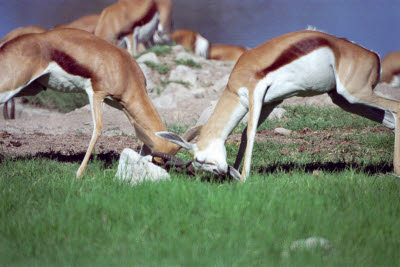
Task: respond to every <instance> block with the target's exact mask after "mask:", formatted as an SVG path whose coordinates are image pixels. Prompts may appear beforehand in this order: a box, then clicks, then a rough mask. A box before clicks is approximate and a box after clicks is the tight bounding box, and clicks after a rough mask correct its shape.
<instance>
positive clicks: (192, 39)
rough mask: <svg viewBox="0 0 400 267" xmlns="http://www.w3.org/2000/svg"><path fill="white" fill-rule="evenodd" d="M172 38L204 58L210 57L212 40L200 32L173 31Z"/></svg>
mask: <svg viewBox="0 0 400 267" xmlns="http://www.w3.org/2000/svg"><path fill="white" fill-rule="evenodd" d="M172 40H173V41H174V42H175V43H176V44H179V45H182V46H183V47H184V48H186V49H189V50H190V51H192V52H193V53H195V54H196V55H198V56H201V57H203V58H208V57H209V53H210V42H209V41H208V40H207V39H206V38H204V37H203V36H201V35H200V34H199V33H197V32H195V31H192V30H185V29H183V30H176V31H174V32H173V33H172Z"/></svg>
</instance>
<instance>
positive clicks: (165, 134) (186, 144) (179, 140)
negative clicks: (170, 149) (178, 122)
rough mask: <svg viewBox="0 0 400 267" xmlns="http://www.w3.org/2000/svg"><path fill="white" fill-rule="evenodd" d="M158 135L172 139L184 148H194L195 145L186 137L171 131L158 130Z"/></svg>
mask: <svg viewBox="0 0 400 267" xmlns="http://www.w3.org/2000/svg"><path fill="white" fill-rule="evenodd" d="M156 135H157V136H158V137H161V138H163V139H165V140H167V141H170V142H172V143H174V144H177V145H178V146H181V147H183V148H184V149H187V150H190V151H192V150H194V145H193V144H191V143H189V142H187V141H186V140H185V139H183V138H182V137H180V136H179V135H177V134H176V133H171V132H157V133H156Z"/></svg>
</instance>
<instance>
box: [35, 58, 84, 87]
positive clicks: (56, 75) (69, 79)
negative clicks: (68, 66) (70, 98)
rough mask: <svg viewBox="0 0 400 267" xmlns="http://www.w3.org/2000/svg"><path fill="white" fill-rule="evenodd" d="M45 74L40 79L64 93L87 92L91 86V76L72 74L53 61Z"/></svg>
mask: <svg viewBox="0 0 400 267" xmlns="http://www.w3.org/2000/svg"><path fill="white" fill-rule="evenodd" d="M43 74H44V75H43V76H42V77H40V78H39V79H38V82H40V83H41V84H42V85H43V86H45V87H47V88H51V89H53V90H56V91H60V92H64V93H77V92H85V91H86V90H87V89H89V88H91V81H90V79H89V78H84V77H81V76H77V75H71V74H69V73H67V72H66V71H65V70H63V69H62V68H61V67H60V66H59V65H58V64H57V63H55V62H51V63H50V64H49V65H48V67H47V68H46V70H45V71H44V72H43Z"/></svg>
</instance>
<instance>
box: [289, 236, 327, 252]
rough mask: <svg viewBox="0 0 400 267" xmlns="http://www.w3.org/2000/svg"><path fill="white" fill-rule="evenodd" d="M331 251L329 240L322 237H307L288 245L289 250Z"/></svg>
mask: <svg viewBox="0 0 400 267" xmlns="http://www.w3.org/2000/svg"><path fill="white" fill-rule="evenodd" d="M317 248H322V249H331V248H332V246H331V244H330V242H329V240H327V239H325V238H322V237H309V238H307V239H300V240H296V241H294V242H293V243H292V245H290V250H291V251H294V250H300V249H308V250H311V249H317Z"/></svg>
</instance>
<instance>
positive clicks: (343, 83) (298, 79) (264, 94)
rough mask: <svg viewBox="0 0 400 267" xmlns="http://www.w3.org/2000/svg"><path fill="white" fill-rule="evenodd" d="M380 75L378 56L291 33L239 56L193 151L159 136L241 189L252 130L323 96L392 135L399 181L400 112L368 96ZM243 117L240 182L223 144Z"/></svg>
mask: <svg viewBox="0 0 400 267" xmlns="http://www.w3.org/2000/svg"><path fill="white" fill-rule="evenodd" d="M379 73H380V62H379V57H378V55H377V54H375V53H373V52H371V51H369V50H367V49H364V48H363V47H361V46H358V45H356V44H354V43H352V42H349V41H347V40H346V39H343V38H337V37H334V36H332V35H329V34H325V33H322V32H317V31H300V32H294V33H289V34H286V35H282V36H280V37H277V38H274V39H272V40H270V41H268V42H266V43H264V44H262V45H260V46H258V47H256V48H254V49H251V50H248V51H246V52H244V53H243V55H242V56H241V57H240V59H239V60H238V62H237V63H236V65H235V67H234V69H233V71H232V73H231V76H230V78H229V81H228V85H227V87H226V89H225V90H224V92H223V94H222V95H221V97H220V99H219V101H218V103H217V105H216V107H215V110H214V112H213V114H212V115H211V117H210V118H209V120H208V121H207V123H206V124H205V125H204V126H203V129H202V130H201V133H200V137H199V139H198V141H197V143H196V144H191V143H189V142H187V141H185V140H184V139H182V138H180V137H179V136H178V135H176V134H173V133H168V132H164V133H157V135H158V136H160V137H163V138H165V139H166V140H169V141H171V142H174V143H176V144H178V145H180V146H182V147H183V148H186V149H188V150H190V151H192V153H193V155H194V166H195V167H197V168H201V169H203V170H207V171H211V172H214V173H217V174H226V173H230V172H231V173H230V174H231V175H232V176H234V177H235V178H240V180H241V181H242V182H244V181H245V180H246V177H247V176H248V174H249V171H250V163H251V155H252V150H253V144H254V138H255V135H256V130H257V127H258V126H259V125H260V124H261V123H262V122H263V121H264V120H265V119H266V118H267V116H268V114H270V112H271V111H272V110H273V109H274V108H275V107H276V106H277V105H278V104H280V103H281V102H282V101H283V100H284V99H286V98H289V97H292V96H303V97H304V96H312V95H318V94H323V93H328V94H329V96H330V97H331V98H332V100H333V102H334V103H335V104H337V105H338V106H340V107H341V108H343V109H344V110H346V111H349V112H353V113H355V114H358V115H361V116H364V117H366V118H369V119H371V120H374V121H377V122H380V123H382V124H384V125H385V126H387V127H389V128H390V129H394V128H395V149H394V172H395V173H396V174H397V175H400V158H399V152H400V143H399V141H400V139H399V137H400V127H398V126H399V125H400V124H399V118H400V113H399V109H400V105H399V102H398V101H395V100H390V99H385V98H382V97H379V96H378V95H376V94H375V93H374V92H373V88H374V87H375V85H376V84H377V83H378V81H379ZM247 112H249V120H248V125H247V129H246V130H245V131H244V132H243V135H242V144H241V147H240V148H239V153H238V156H237V159H236V163H235V165H234V167H235V168H238V167H239V165H240V162H241V159H242V156H243V150H244V147H246V150H245V154H244V165H243V170H242V173H241V175H240V174H239V173H238V172H237V171H235V169H234V168H232V167H228V164H227V162H226V149H225V146H224V144H225V141H226V139H227V138H228V135H229V134H230V133H231V132H232V130H233V129H234V128H235V126H236V125H238V123H239V122H240V120H241V119H242V118H243V116H244V115H245V114H246V113H247ZM395 126H397V127H395ZM246 144H247V145H246Z"/></svg>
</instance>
